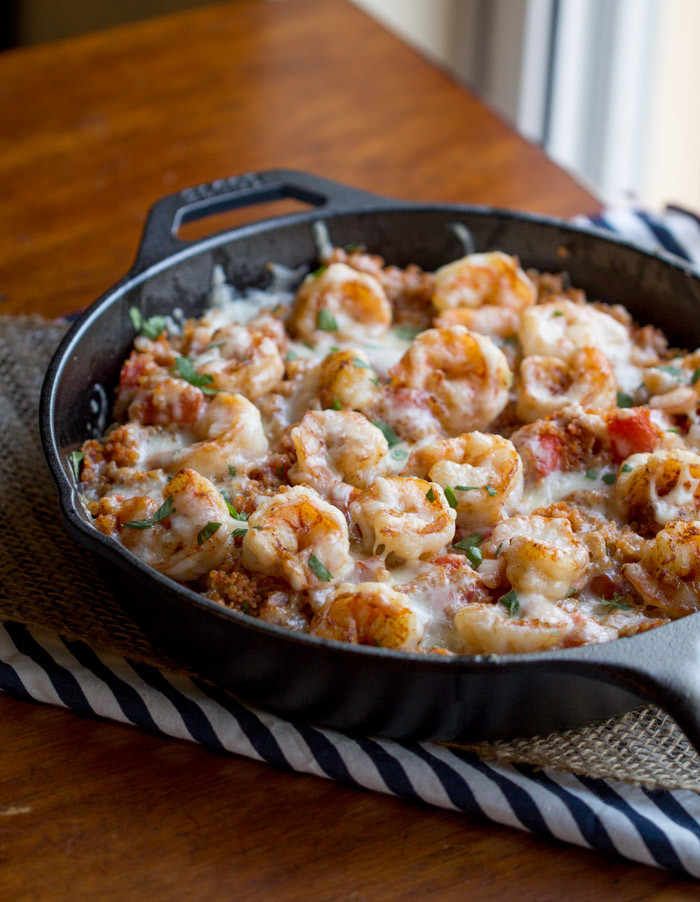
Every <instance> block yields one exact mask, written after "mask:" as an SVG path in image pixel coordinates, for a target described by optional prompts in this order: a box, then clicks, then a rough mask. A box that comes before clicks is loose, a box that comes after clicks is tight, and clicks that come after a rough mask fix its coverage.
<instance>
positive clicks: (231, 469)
mask: <svg viewBox="0 0 700 902" xmlns="http://www.w3.org/2000/svg"><path fill="white" fill-rule="evenodd" d="M228 475H229V476H235V475H236V468H235V467H232V466H231V464H229V465H228Z"/></svg>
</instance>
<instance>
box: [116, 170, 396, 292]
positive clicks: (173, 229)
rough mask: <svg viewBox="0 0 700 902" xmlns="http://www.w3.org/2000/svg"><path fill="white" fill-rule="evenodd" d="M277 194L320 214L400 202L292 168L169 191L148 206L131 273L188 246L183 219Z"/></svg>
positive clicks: (265, 198) (189, 219)
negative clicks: (182, 233)
mask: <svg viewBox="0 0 700 902" xmlns="http://www.w3.org/2000/svg"><path fill="white" fill-rule="evenodd" d="M282 198H293V199H295V200H299V201H302V202H303V203H307V204H310V205H311V206H313V207H318V209H319V210H320V211H322V212H323V213H335V212H339V211H341V210H342V211H343V212H346V211H347V212H350V211H352V212H356V211H361V210H363V209H365V208H370V207H371V208H372V209H377V208H379V207H382V206H394V207H395V206H396V205H397V204H398V203H400V201H396V200H392V199H391V198H387V197H382V196H381V195H379V194H372V193H370V192H368V191H361V190H359V189H357V188H350V187H348V186H346V185H342V184H340V183H339V182H332V181H330V180H328V179H323V178H319V177H318V176H315V175H311V174H310V173H308V172H300V171H296V170H293V169H270V170H265V171H263V172H249V173H246V174H245V175H234V176H231V177H229V178H223V179H216V181H213V182H206V183H205V184H202V185H196V186H194V187H193V188H184V189H183V190H182V191H177V192H176V193H175V194H169V195H167V196H166V197H164V198H162V199H161V200H159V201H157V202H156V203H155V204H154V205H153V206H152V207H151V209H150V211H149V214H148V217H147V219H146V224H145V226H144V230H143V235H142V237H141V244H140V246H139V249H138V252H137V254H136V261H135V263H134V266H133V268H132V271H131V274H132V275H135V274H137V273H140V272H143V270H145V269H148V267H149V266H152V265H153V264H154V263H159V262H160V261H161V260H164V259H165V258H166V257H169V256H171V254H174V253H177V252H178V251H181V250H184V249H185V248H186V247H189V246H190V245H191V244H192V243H193V242H190V241H184V240H183V239H182V238H179V237H178V236H177V231H178V229H179V228H180V226H181V225H182V224H183V223H185V222H192V221H193V220H195V219H203V218H204V217H206V216H210V215H212V214H214V213H222V212H224V211H226V210H234V209H236V208H239V207H247V206H251V205H253V204H261V203H265V202H267V201H274V200H280V199H282Z"/></svg>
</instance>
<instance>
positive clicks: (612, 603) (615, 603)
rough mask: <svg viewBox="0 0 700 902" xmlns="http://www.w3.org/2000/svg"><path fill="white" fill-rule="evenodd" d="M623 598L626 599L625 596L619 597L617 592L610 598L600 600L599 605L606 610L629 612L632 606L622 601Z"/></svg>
mask: <svg viewBox="0 0 700 902" xmlns="http://www.w3.org/2000/svg"><path fill="white" fill-rule="evenodd" d="M625 598H627V596H626V595H621V594H620V593H619V592H614V593H613V597H612V598H601V599H600V603H601V604H602V605H604V606H605V607H606V608H619V609H620V610H621V611H629V609H630V608H631V607H632V605H631V604H627V603H626V602H625V601H624V599H625Z"/></svg>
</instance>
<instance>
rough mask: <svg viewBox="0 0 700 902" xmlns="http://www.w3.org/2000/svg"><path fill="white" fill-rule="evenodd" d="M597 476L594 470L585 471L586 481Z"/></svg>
mask: <svg viewBox="0 0 700 902" xmlns="http://www.w3.org/2000/svg"><path fill="white" fill-rule="evenodd" d="M597 478H598V474H597V473H596V471H595V470H586V479H597Z"/></svg>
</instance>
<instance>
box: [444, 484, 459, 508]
mask: <svg viewBox="0 0 700 902" xmlns="http://www.w3.org/2000/svg"><path fill="white" fill-rule="evenodd" d="M443 492H444V493H445V498H447V503H448V504H449V505H450V507H452V508H456V507H457V505H458V504H459V502H458V501H457V496H456V495H455V490H454V489H453V488H452V486H451V485H447V486H445V487H444V489H443Z"/></svg>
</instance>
